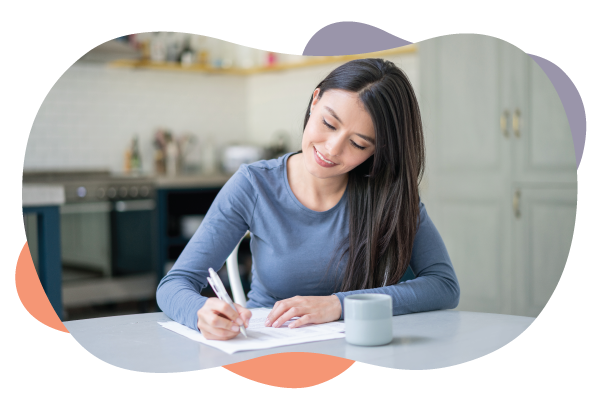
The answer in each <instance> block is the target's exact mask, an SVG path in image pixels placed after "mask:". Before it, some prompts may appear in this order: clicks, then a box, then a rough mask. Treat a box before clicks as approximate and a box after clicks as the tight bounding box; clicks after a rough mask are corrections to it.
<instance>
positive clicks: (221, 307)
mask: <svg viewBox="0 0 600 400" xmlns="http://www.w3.org/2000/svg"><path fill="white" fill-rule="evenodd" d="M213 311H216V312H218V313H219V314H222V315H223V316H224V317H225V318H227V319H229V320H231V321H235V322H236V324H237V325H238V326H240V325H242V324H243V323H244V321H242V319H241V318H240V314H238V312H237V311H236V310H234V309H233V308H232V307H231V306H230V305H229V304H227V303H226V302H224V301H223V300H219V301H218V302H215V305H214V308H213ZM238 319H239V321H238Z"/></svg>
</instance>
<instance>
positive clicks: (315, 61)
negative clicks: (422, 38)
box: [109, 44, 417, 75]
mask: <svg viewBox="0 0 600 400" xmlns="http://www.w3.org/2000/svg"><path fill="white" fill-rule="evenodd" d="M416 52H417V46H416V45H415V44H409V45H406V46H402V47H397V48H395V49H389V50H383V51H376V52H373V53H364V54H353V55H347V56H306V58H307V59H306V61H302V62H298V63H282V64H276V65H274V66H271V67H255V68H246V69H242V68H213V67H208V66H203V65H199V64H192V65H189V66H184V65H181V64H179V63H176V62H154V61H150V60H117V61H113V62H112V63H110V64H109V65H110V66H111V67H115V68H135V69H152V70H163V71H178V72H180V71H188V72H201V73H209V74H224V75H253V74H260V73H265V72H274V71H285V70H290V69H296V68H304V67H312V66H316V65H323V64H331V63H338V62H345V61H350V60H356V59H359V58H371V57H374V58H378V57H388V56H395V55H400V54H409V53H416Z"/></svg>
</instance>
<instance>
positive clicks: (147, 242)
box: [111, 199, 158, 276]
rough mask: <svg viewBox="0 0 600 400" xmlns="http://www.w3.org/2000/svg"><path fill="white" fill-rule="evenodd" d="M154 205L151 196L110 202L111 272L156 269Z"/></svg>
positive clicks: (114, 274) (117, 273)
mask: <svg viewBox="0 0 600 400" xmlns="http://www.w3.org/2000/svg"><path fill="white" fill-rule="evenodd" d="M155 209H156V204H155V202H154V200H152V199H145V200H124V201H116V202H114V207H113V211H112V212H111V240H112V249H113V250H112V274H113V276H123V275H130V274H138V273H147V272H154V271H156V268H157V267H156V263H157V259H158V258H157V254H156V252H157V246H156V245H154V243H156V226H155V220H156V216H155Z"/></svg>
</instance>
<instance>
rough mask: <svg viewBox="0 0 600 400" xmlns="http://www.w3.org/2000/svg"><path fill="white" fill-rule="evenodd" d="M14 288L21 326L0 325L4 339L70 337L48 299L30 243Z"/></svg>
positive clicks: (26, 244)
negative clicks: (12, 337) (15, 337)
mask: <svg viewBox="0 0 600 400" xmlns="http://www.w3.org/2000/svg"><path fill="white" fill-rule="evenodd" d="M15 286H16V288H17V299H18V300H17V302H18V307H19V325H0V334H1V335H2V336H71V334H70V333H69V331H68V330H67V328H65V326H64V325H63V323H62V321H61V320H60V318H59V317H58V315H56V312H55V311H54V308H53V307H52V304H50V300H48V297H47V296H46V292H45V291H44V288H43V287H42V284H41V283H40V279H39V278H38V275H37V272H36V270H35V267H34V265H33V260H32V259H31V253H30V252H29V245H28V243H27V242H25V244H24V245H23V248H22V249H21V253H20V254H19V259H18V260H17V268H16V270H15Z"/></svg>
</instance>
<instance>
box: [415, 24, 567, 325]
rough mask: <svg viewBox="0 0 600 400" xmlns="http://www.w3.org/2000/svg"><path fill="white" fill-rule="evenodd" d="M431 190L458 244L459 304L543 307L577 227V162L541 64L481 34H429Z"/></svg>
mask: <svg viewBox="0 0 600 400" xmlns="http://www.w3.org/2000/svg"><path fill="white" fill-rule="evenodd" d="M419 52H420V56H421V60H420V65H421V75H420V76H421V88H422V91H421V99H420V101H421V103H420V104H421V108H422V113H423V121H424V129H425V135H426V145H427V180H428V190H427V192H426V193H424V194H423V200H424V202H425V204H426V206H427V209H428V212H429V214H430V215H431V217H432V219H433V221H434V223H435V224H436V226H437V227H438V229H439V231H440V233H441V235H442V237H443V239H444V242H445V243H446V246H447V248H448V251H449V253H450V257H451V259H452V261H453V264H454V267H455V269H456V273H457V275H458V279H459V283H460V285H461V300H460V304H459V307H458V309H459V310H468V311H481V312H494V313H507V314H519V315H526V316H532V317H535V316H537V315H538V314H539V312H540V311H541V310H542V308H543V307H544V305H545V304H546V302H547V301H548V299H549V298H550V296H551V294H552V292H553V290H554V288H555V287H556V285H557V283H558V280H559V279H560V275H561V273H562V269H563V268H564V265H565V262H566V259H567V255H568V252H569V248H570V243H571V239H572V236H573V228H574V221H575V208H576V182H577V175H576V162H575V152H574V147H573V142H572V138H571V132H570V129H569V125H568V121H567V118H566V114H565V111H564V108H563V107H562V104H561V101H560V98H559V97H558V95H557V93H556V90H555V89H554V87H553V85H552V83H551V82H550V81H549V79H548V78H547V76H546V75H545V73H544V72H543V71H542V70H541V69H540V68H539V66H538V65H537V64H536V63H535V62H534V61H533V60H532V59H531V57H529V56H528V55H527V54H525V53H523V52H522V51H521V50H519V49H518V48H516V47H514V46H512V45H511V44H509V43H506V42H503V41H501V40H498V39H495V38H492V37H487V36H482V35H451V36H444V37H440V38H436V39H431V40H428V41H425V42H422V43H420V46H419Z"/></svg>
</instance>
